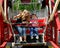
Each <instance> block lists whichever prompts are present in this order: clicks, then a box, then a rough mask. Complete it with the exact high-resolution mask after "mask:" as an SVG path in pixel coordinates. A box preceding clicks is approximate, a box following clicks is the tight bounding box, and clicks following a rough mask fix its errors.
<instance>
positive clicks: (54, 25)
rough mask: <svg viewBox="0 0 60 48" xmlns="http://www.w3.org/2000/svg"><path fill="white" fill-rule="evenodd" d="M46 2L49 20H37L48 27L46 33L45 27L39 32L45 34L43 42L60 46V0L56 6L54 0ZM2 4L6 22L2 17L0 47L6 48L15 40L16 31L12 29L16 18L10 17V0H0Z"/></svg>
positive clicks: (55, 47)
mask: <svg viewBox="0 0 60 48" xmlns="http://www.w3.org/2000/svg"><path fill="white" fill-rule="evenodd" d="M45 2H46V6H48V8H49V10H48V15H49V16H48V19H49V20H47V24H45V22H46V18H43V19H41V18H40V19H38V20H37V21H38V22H39V23H40V24H39V25H38V26H39V27H45V29H46V30H45V34H44V29H42V30H39V31H38V32H39V33H40V34H41V33H43V34H44V35H43V42H49V43H51V45H52V47H53V48H60V45H59V44H58V34H59V33H60V17H59V16H58V15H59V14H60V12H59V11H57V10H56V9H57V6H58V4H59V2H60V0H57V1H56V3H55V6H54V5H53V4H54V0H45ZM0 4H1V5H2V6H3V10H4V16H3V15H1V16H3V17H4V18H5V20H6V22H4V21H3V20H2V19H1V18H0V48H5V46H6V44H7V43H8V42H12V41H13V40H14V31H13V29H12V26H13V24H12V23H14V20H12V21H11V20H9V19H8V10H7V9H8V5H7V4H8V0H0ZM52 10H53V11H52ZM51 13H52V14H51ZM0 14H1V13H0ZM50 15H51V16H50ZM3 17H2V18H3ZM8 21H11V22H8ZM27 34H29V31H28V30H27ZM30 45H31V44H30Z"/></svg>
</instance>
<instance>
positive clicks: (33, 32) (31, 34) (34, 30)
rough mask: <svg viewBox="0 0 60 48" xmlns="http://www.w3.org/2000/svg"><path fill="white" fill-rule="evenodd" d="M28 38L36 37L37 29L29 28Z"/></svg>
mask: <svg viewBox="0 0 60 48" xmlns="http://www.w3.org/2000/svg"><path fill="white" fill-rule="evenodd" d="M30 36H31V37H33V36H38V28H36V27H31V28H30Z"/></svg>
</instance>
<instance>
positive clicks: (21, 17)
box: [14, 10, 30, 42]
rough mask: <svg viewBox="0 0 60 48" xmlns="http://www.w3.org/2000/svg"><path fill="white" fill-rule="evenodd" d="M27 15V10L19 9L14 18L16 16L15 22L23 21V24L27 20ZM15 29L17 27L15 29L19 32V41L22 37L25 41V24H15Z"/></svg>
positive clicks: (28, 14)
mask: <svg viewBox="0 0 60 48" xmlns="http://www.w3.org/2000/svg"><path fill="white" fill-rule="evenodd" d="M29 16H30V13H29V11H27V10H24V11H21V12H20V13H19V14H18V15H17V16H15V17H14V18H18V19H17V21H16V23H23V24H25V23H28V22H29ZM16 29H17V31H18V32H19V35H20V37H19V40H20V42H21V41H23V38H24V41H25V42H26V28H25V26H23V25H22V26H19V25H17V26H16Z"/></svg>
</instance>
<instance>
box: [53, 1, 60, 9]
mask: <svg viewBox="0 0 60 48" xmlns="http://www.w3.org/2000/svg"><path fill="white" fill-rule="evenodd" d="M54 1H55V2H56V0H54ZM57 10H60V2H59V5H58V8H57Z"/></svg>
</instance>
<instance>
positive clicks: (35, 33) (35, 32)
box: [30, 14, 39, 39]
mask: <svg viewBox="0 0 60 48" xmlns="http://www.w3.org/2000/svg"><path fill="white" fill-rule="evenodd" d="M37 19H38V18H37V16H36V14H32V20H31V21H30V22H31V23H32V27H31V28H30V36H31V39H33V36H36V39H38V38H39V37H38V28H37V27H36V26H38V22H37V21H36V20H37Z"/></svg>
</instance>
